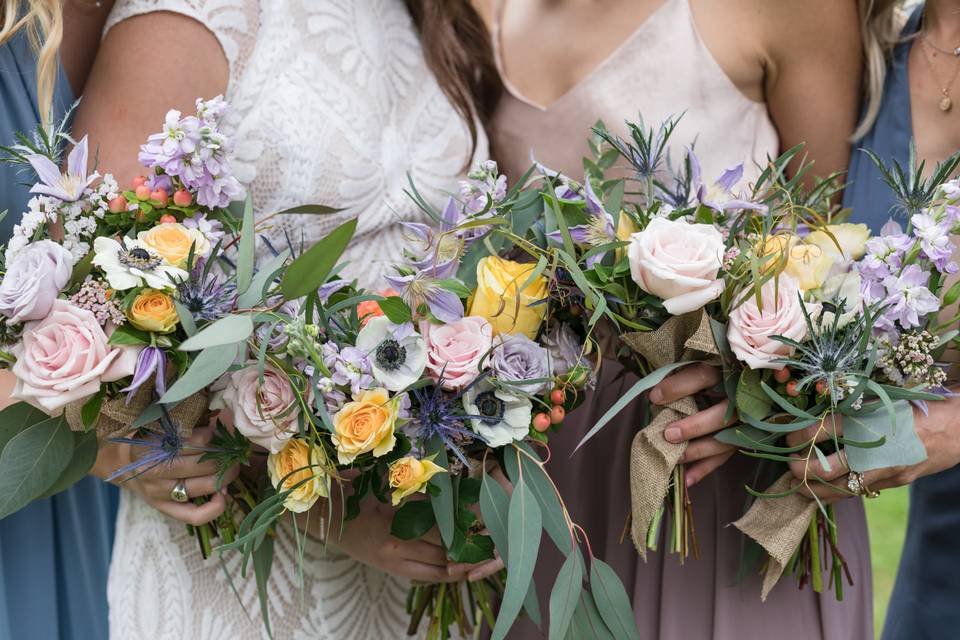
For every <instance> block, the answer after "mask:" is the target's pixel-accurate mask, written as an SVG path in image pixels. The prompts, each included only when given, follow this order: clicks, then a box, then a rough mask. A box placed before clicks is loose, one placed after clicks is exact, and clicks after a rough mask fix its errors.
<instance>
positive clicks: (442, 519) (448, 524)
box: [427, 436, 456, 549]
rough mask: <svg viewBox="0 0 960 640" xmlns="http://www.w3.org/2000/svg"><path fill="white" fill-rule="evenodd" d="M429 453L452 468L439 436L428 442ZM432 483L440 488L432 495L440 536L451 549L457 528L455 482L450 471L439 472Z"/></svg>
mask: <svg viewBox="0 0 960 640" xmlns="http://www.w3.org/2000/svg"><path fill="white" fill-rule="evenodd" d="M427 454H428V455H433V456H436V457H435V458H434V459H433V461H434V462H435V463H436V464H437V465H439V466H441V467H443V468H444V469H449V468H450V463H449V461H448V460H447V449H446V447H445V446H444V444H443V440H441V439H440V437H439V436H434V437H433V438H431V439H430V441H429V442H428V443H427ZM430 485H431V486H434V487H436V488H437V489H438V490H439V491H438V493H437V494H436V495H431V496H430V504H431V506H432V507H433V514H434V516H436V519H437V528H438V529H440V537H441V538H443V544H444V545H446V547H447V548H448V549H449V548H450V547H452V546H453V534H454V530H455V528H456V510H455V507H454V500H453V482H452V481H451V480H450V474H449V473H438V474H436V475H435V476H433V477H432V478H430Z"/></svg>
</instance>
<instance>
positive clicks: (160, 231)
mask: <svg viewBox="0 0 960 640" xmlns="http://www.w3.org/2000/svg"><path fill="white" fill-rule="evenodd" d="M137 240H139V241H140V242H142V243H143V244H145V245H147V246H148V247H149V248H151V249H153V250H154V251H156V252H157V253H158V254H160V257H161V258H163V259H164V260H165V261H166V262H167V264H169V265H171V266H174V267H183V266H185V265H186V264H187V257H188V256H189V255H190V246H191V245H194V249H193V255H195V256H205V255H207V254H208V253H210V242H209V241H208V240H207V238H206V236H204V235H203V233H201V232H200V230H199V229H188V228H187V227H185V226H183V225H182V224H180V223H179V222H164V223H162V224H158V225H157V226H155V227H153V228H152V229H148V230H146V231H141V232H140V233H138V234H137Z"/></svg>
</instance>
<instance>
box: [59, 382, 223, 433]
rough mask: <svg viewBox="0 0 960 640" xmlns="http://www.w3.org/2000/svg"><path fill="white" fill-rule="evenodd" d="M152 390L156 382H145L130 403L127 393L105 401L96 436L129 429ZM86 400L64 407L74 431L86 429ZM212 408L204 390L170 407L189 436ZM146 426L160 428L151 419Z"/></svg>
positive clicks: (149, 399) (172, 416) (149, 400)
mask: <svg viewBox="0 0 960 640" xmlns="http://www.w3.org/2000/svg"><path fill="white" fill-rule="evenodd" d="M153 391H154V387H153V384H145V385H143V386H142V387H140V389H139V390H138V391H137V392H136V393H135V394H134V396H133V398H131V399H130V402H129V403H127V398H126V397H125V396H121V397H119V398H113V399H110V400H104V402H103V406H101V408H100V416H99V417H98V418H97V422H96V424H95V425H94V428H95V429H96V430H97V437H98V438H101V439H102V438H109V437H111V436H116V435H123V434H125V433H128V432H130V431H131V430H132V425H133V421H134V420H136V419H137V418H139V417H140V414H141V413H143V411H144V409H146V408H147V407H148V406H150V403H151V402H153ZM85 402H86V400H77V401H76V402H71V403H70V404H68V405H67V406H66V407H65V408H64V416H65V417H66V419H67V424H69V425H70V428H71V429H72V430H74V431H84V427H83V420H82V419H81V417H80V410H81V409H82V408H83V405H84V403H85ZM209 408H210V398H209V396H208V395H207V393H206V392H204V391H201V392H198V393H195V394H193V395H192V396H190V397H188V398H186V399H185V400H182V401H181V402H180V403H178V404H176V405H174V407H173V408H171V409H170V418H171V419H172V420H173V421H174V422H175V423H176V424H178V425H180V432H181V433H182V434H183V435H184V436H187V437H189V436H190V434H191V433H192V432H193V428H194V427H195V426H197V423H198V422H200V419H201V418H203V416H204V414H206V413H207V411H208V409H209ZM143 428H145V429H149V430H153V431H159V430H160V423H159V422H152V423H150V424H147V425H145V426H144V427H143Z"/></svg>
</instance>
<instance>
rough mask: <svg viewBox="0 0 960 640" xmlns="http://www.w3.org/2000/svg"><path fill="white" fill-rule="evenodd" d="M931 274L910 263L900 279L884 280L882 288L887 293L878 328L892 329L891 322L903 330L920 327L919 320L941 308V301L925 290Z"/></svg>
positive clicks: (892, 277) (898, 277) (891, 277)
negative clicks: (897, 324) (898, 324)
mask: <svg viewBox="0 0 960 640" xmlns="http://www.w3.org/2000/svg"><path fill="white" fill-rule="evenodd" d="M929 279H930V274H929V273H927V272H925V271H924V270H923V269H922V268H920V266H919V265H915V264H911V265H907V266H906V267H904V269H903V271H902V272H901V273H900V275H899V276H894V275H890V276H887V277H886V278H884V280H883V286H884V287H885V288H886V290H887V299H886V300H885V305H886V307H885V309H884V311H883V316H882V319H883V320H884V322H882V323H881V322H880V320H881V319H880V318H878V322H877V324H878V325H879V326H880V328H883V329H887V328H892V322H894V321H897V322H899V323H900V326H901V327H903V328H904V329H911V328H913V327H919V326H921V324H922V322H921V321H922V319H923V318H924V317H925V316H926V315H927V314H929V313H933V312H935V311H937V310H938V309H939V308H940V301H939V300H938V299H937V296H935V295H933V294H932V293H931V292H930V290H929V289H928V288H927V286H926V285H927V282H928V281H929Z"/></svg>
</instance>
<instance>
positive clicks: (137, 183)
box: [133, 176, 147, 189]
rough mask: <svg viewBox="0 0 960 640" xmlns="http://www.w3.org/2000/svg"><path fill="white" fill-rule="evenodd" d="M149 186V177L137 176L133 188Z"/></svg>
mask: <svg viewBox="0 0 960 640" xmlns="http://www.w3.org/2000/svg"><path fill="white" fill-rule="evenodd" d="M145 184H147V176H137V177H136V178H134V179H133V188H134V189H136V188H137V187H142V186H143V185H145Z"/></svg>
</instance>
